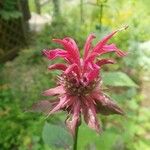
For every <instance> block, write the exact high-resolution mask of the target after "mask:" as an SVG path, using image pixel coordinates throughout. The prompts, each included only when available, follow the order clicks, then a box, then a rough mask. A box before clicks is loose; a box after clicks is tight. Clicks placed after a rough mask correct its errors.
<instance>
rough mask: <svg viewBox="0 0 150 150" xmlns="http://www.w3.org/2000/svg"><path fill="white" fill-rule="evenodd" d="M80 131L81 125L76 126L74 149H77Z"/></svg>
mask: <svg viewBox="0 0 150 150" xmlns="http://www.w3.org/2000/svg"><path fill="white" fill-rule="evenodd" d="M78 131H79V125H77V127H76V131H75V136H74V143H73V150H77V143H78Z"/></svg>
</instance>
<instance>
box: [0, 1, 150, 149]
mask: <svg viewBox="0 0 150 150" xmlns="http://www.w3.org/2000/svg"><path fill="white" fill-rule="evenodd" d="M12 3H13V5H14V3H15V1H10V0H6V3H5V9H2V10H0V15H3V16H4V18H6V19H9V18H11V17H14V16H12V14H13V12H14V6H13V7H10V4H12ZM64 3H65V2H64ZM6 4H7V5H6ZM68 5H69V3H68V4H67V5H62V7H61V9H64V10H68V11H62V16H63V17H62V18H59V19H58V20H53V22H52V23H51V25H49V26H46V27H45V29H44V30H43V31H42V32H41V33H39V34H35V35H34V36H35V37H33V40H31V45H30V48H28V49H26V50H23V51H21V52H20V53H19V55H18V57H17V58H16V59H15V60H13V61H11V62H7V63H6V64H4V65H3V66H1V67H0V72H1V74H0V78H1V79H0V117H1V119H0V127H1V128H0V133H1V136H0V149H3V150H7V149H20V150H28V149H32V150H51V149H55V148H56V149H58V147H55V146H51V145H53V139H55V138H58V137H60V138H63V140H65V142H67V141H68V140H71V139H69V138H68V135H66V134H67V132H66V131H65V129H64V128H63V125H62V121H61V120H64V118H63V116H64V114H62V115H58V117H55V116H52V117H50V118H49V119H45V116H44V117H43V116H42V115H41V114H33V113H30V112H27V111H26V110H28V108H29V106H31V104H32V103H33V102H35V101H38V100H39V99H43V97H42V96H41V92H42V91H43V90H45V89H47V88H49V87H52V86H53V84H54V83H53V82H52V81H53V80H55V79H56V75H57V74H58V73H59V72H55V71H54V72H49V71H45V70H46V69H47V66H46V64H47V63H48V64H49V63H51V62H47V61H46V60H45V59H44V58H43V57H42V55H41V50H42V49H44V48H55V47H56V44H55V43H52V41H51V40H52V39H53V38H63V37H65V36H71V37H73V38H75V39H76V41H77V42H78V45H79V47H80V49H82V48H83V43H84V40H85V38H86V36H87V34H89V32H93V31H94V32H95V33H96V34H97V37H98V38H101V37H102V36H103V35H104V34H106V32H109V31H110V30H112V28H118V27H120V26H122V25H123V24H129V29H128V30H127V31H126V32H122V33H119V34H118V36H116V37H115V38H114V39H113V40H112V41H113V42H115V43H117V45H118V46H119V47H121V49H123V50H127V51H128V52H129V54H128V57H126V58H124V59H123V60H120V59H118V60H117V64H114V65H112V66H111V65H110V66H109V65H108V67H105V68H103V69H104V70H105V72H104V73H102V76H103V78H104V85H105V86H109V88H110V91H109V92H107V90H106V93H107V94H109V95H111V96H112V97H113V98H114V99H115V100H116V101H117V102H118V103H119V104H120V105H121V106H122V108H124V110H125V112H126V116H125V117H118V116H111V117H109V119H107V118H106V117H103V116H100V118H101V119H102V128H103V132H102V133H101V134H100V135H98V134H95V132H94V131H92V130H90V129H89V128H88V127H87V126H86V125H85V124H84V123H83V124H82V125H81V126H80V129H79V145H78V149H79V150H83V149H89V150H91V149H103V150H141V149H142V150H149V148H150V144H149V131H150V123H149V118H150V114H149V108H148V107H145V106H143V99H144V97H143V96H142V95H141V92H140V88H141V85H140V84H139V80H141V78H139V77H140V76H141V69H142V68H143V67H144V68H145V69H146V72H147V70H148V69H149V66H148V65H149V61H148V56H149V54H148V51H146V50H145V49H144V50H142V51H141V47H140V44H139V42H143V41H145V40H148V36H149V33H150V32H149V15H148V13H149V7H148V6H149V0H144V1H143V0H139V1H135V0H132V1H125V0H123V1H117V2H116V1H115V2H114V0H108V1H107V4H106V7H104V13H103V14H104V15H103V17H102V29H101V31H100V30H99V29H98V28H97V27H98V25H99V16H98V13H99V8H98V7H97V6H93V5H90V4H84V8H83V10H84V11H83V15H84V17H85V18H84V21H85V22H84V24H81V23H80V22H79V20H80V18H79V16H80V13H79V7H78V6H79V5H73V7H71V5H69V6H68ZM74 6H75V7H74ZM46 7H48V6H46ZM86 10H89V11H86ZM143 10H144V11H143ZM7 12H8V13H9V14H5V13H7ZM10 12H11V13H10ZM16 16H17V15H16ZM18 16H19V14H18ZM64 16H65V17H64ZM143 18H144V19H143ZM98 40H99V39H98ZM110 55H111V54H110ZM106 57H107V56H106ZM58 61H61V60H58ZM108 70H109V71H111V72H107V71H108ZM120 70H121V72H120ZM118 71H119V72H118ZM144 71H145V70H144ZM123 72H124V73H125V74H124V73H123ZM127 75H128V76H127ZM49 79H51V80H49ZM134 82H136V84H137V85H138V88H136V87H137V86H136V84H135V83H134ZM62 118H63V119H62ZM46 121H47V122H46ZM45 122H46V123H45ZM54 124H57V125H56V126H54ZM58 124H59V125H58ZM60 130H61V131H60ZM58 131H60V132H58ZM62 132H64V134H65V137H64V136H62V137H61V136H59V134H61V133H62ZM50 133H52V134H50ZM65 138H66V139H65ZM49 139H51V140H49ZM61 144H62V143H61ZM61 144H60V145H61ZM60 145H59V146H60ZM63 146H64V145H63V144H62V147H63Z"/></svg>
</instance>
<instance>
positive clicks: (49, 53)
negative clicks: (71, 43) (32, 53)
mask: <svg viewBox="0 0 150 150" xmlns="http://www.w3.org/2000/svg"><path fill="white" fill-rule="evenodd" d="M43 54H44V55H45V56H46V57H47V58H48V59H55V58H57V57H63V58H65V57H67V52H66V51H65V50H62V49H54V50H43Z"/></svg>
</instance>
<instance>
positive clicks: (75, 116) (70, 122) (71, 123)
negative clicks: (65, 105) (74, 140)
mask: <svg viewBox="0 0 150 150" xmlns="http://www.w3.org/2000/svg"><path fill="white" fill-rule="evenodd" d="M72 109H73V113H72V117H71V116H70V117H69V118H68V119H66V126H67V127H68V129H69V131H70V132H71V134H72V135H73V136H74V135H75V130H76V127H77V125H78V124H79V122H80V101H79V100H76V101H75V102H74V106H73V107H72Z"/></svg>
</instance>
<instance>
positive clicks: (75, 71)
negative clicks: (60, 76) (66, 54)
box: [65, 64, 80, 76]
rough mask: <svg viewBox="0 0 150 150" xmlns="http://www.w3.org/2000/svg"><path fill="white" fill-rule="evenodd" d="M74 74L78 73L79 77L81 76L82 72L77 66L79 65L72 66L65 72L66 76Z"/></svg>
mask: <svg viewBox="0 0 150 150" xmlns="http://www.w3.org/2000/svg"><path fill="white" fill-rule="evenodd" d="M72 71H73V72H74V73H76V74H77V75H78V76H80V70H79V67H78V66H77V64H72V65H70V66H69V67H68V68H67V69H66V71H65V74H69V73H70V72H72Z"/></svg>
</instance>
